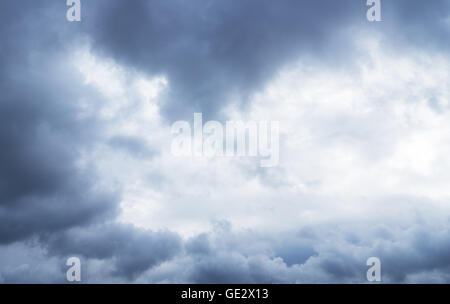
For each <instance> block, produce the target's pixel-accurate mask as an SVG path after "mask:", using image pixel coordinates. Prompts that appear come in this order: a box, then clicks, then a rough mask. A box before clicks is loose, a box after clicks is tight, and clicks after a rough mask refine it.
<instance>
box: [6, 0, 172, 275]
mask: <svg viewBox="0 0 450 304" xmlns="http://www.w3.org/2000/svg"><path fill="white" fill-rule="evenodd" d="M24 2H26V4H28V6H27V5H25V4H23V3H21V4H18V3H17V2H13V1H3V2H2V3H1V4H0V11H1V13H2V18H0V20H1V21H0V22H2V24H1V26H0V28H1V29H0V34H1V36H0V39H1V40H2V46H1V53H0V63H1V66H2V69H1V71H0V79H1V82H0V92H1V95H0V146H1V150H0V244H1V245H2V248H3V250H5V251H6V252H9V254H13V255H16V256H17V260H18V261H19V262H20V261H21V258H20V256H21V255H20V253H21V252H22V251H23V250H30V252H34V250H33V248H36V247H39V248H40V247H42V248H46V249H40V250H37V252H38V253H39V254H40V259H42V260H44V259H45V258H47V259H49V260H51V261H53V262H55V263H58V264H60V265H64V263H62V264H61V261H62V259H58V260H56V261H55V259H54V258H52V257H53V256H54V255H55V254H56V255H58V256H59V255H61V256H63V255H69V254H80V255H83V256H85V257H86V258H105V259H113V260H114V265H116V266H115V268H114V271H115V272H117V275H119V276H123V277H126V278H130V277H133V276H135V275H136V274H139V273H140V272H141V271H144V270H145V269H147V268H149V267H152V266H154V265H156V264H157V263H159V262H161V261H162V260H164V259H165V258H168V257H170V256H171V255H173V254H174V253H175V252H176V248H177V246H179V245H178V243H179V241H178V239H177V236H174V235H172V234H170V233H164V232H161V233H152V232H149V231H141V230H139V229H135V228H133V227H125V226H120V225H109V226H103V225H102V223H104V222H107V221H109V220H111V219H114V218H115V216H116V215H117V212H118V203H119V201H120V191H119V190H120V189H111V188H108V189H107V188H104V187H102V186H101V185H100V182H99V181H98V176H97V174H96V169H95V164H94V163H91V162H89V160H84V161H87V163H86V164H83V165H80V160H83V155H82V152H83V151H86V150H90V149H92V148H93V146H94V145H95V144H96V142H97V141H98V140H99V139H100V138H102V136H103V134H102V126H101V122H100V120H99V118H98V117H97V116H96V115H95V113H94V114H92V115H89V114H87V113H84V112H83V111H82V108H81V107H79V101H80V100H88V101H89V102H91V103H99V104H102V103H103V102H105V100H104V99H103V97H101V96H100V94H98V93H97V92H96V91H95V90H94V89H93V88H92V87H90V86H88V85H86V84H85V83H84V81H83V79H82V77H81V75H80V74H79V73H78V72H77V70H76V69H75V68H74V66H73V65H71V64H69V62H67V61H68V60H69V59H70V58H69V57H68V56H67V54H70V51H71V50H73V48H74V47H76V46H77V45H78V44H77V43H79V42H80V41H79V40H78V39H80V36H77V34H76V31H75V32H73V30H72V28H70V27H69V26H68V25H67V24H68V23H67V22H66V21H65V15H64V14H60V13H61V12H65V10H66V6H65V3H63V2H61V1H60V2H59V4H55V3H56V2H55V1H42V2H39V4H38V2H36V1H24ZM3 17H4V18H3ZM59 25H61V27H60V26H59ZM111 145H112V146H113V147H115V148H123V147H125V148H126V149H131V150H133V152H135V153H138V152H139V153H141V154H142V153H147V152H148V151H147V150H146V149H145V146H144V145H143V144H141V143H140V142H139V141H136V140H133V139H130V138H121V137H116V138H115V139H112V140H111ZM137 148H139V149H140V151H136V150H137ZM148 153H149V152H148ZM93 223H95V224H96V225H97V226H92V225H93ZM71 229H79V230H76V231H77V232H76V235H77V236H78V237H76V238H75V239H72V238H73V235H74V234H75V232H73V230H71ZM69 238H70V239H69ZM36 240H38V241H37V243H38V244H37V245H36V244H34V245H32V244H31V243H29V242H36ZM21 241H24V242H25V243H24V244H28V245H24V246H19V245H16V244H17V242H21ZM11 248H12V249H11ZM27 248H28V249H27ZM16 251H17V253H16ZM36 258H38V257H36ZM23 260H27V258H26V257H23V259H22V262H23ZM27 262H30V261H27ZM62 262H63V261H62ZM31 263H35V262H34V261H31ZM44 264H45V265H48V263H44ZM26 265H28V264H26ZM40 271H42V268H41V267H34V268H33V267H28V266H25V264H21V265H18V266H17V268H15V269H12V270H11V268H10V267H8V265H6V268H2V270H1V272H2V280H4V281H6V282H28V281H27V280H30V282H31V281H33V280H34V281H35V282H45V279H43V278H47V279H48V280H47V282H54V281H63V278H64V277H60V278H57V277H56V275H55V273H57V274H58V275H60V274H61V273H60V271H62V269H59V271H58V269H57V270H52V273H51V274H48V276H47V275H46V274H45V271H44V273H41V275H40V276H34V275H35V273H34V272H36V274H37V272H40Z"/></svg>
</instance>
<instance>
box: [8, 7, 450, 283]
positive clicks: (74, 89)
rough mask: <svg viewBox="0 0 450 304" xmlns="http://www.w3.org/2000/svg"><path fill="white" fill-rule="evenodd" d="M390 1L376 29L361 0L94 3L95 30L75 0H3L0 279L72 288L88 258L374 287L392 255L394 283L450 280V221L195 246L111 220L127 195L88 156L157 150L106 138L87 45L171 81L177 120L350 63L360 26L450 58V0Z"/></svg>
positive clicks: (123, 277)
mask: <svg viewBox="0 0 450 304" xmlns="http://www.w3.org/2000/svg"><path fill="white" fill-rule="evenodd" d="M382 3H383V16H384V17H383V19H384V22H383V23H382V24H378V25H376V26H378V28H375V25H374V24H370V25H369V24H368V23H367V22H366V21H365V11H366V6H365V1H354V0H345V1H326V0H319V1H310V0H308V1H306V0H305V1H299V0H295V1H294V0H285V1H277V2H275V1H266V0H263V1H262V0H259V1H256V0H248V1H239V2H238V1H219V0H211V1H190V2H186V1H178V0H176V1H156V0H155V1H137V0H136V1H125V0H120V1H119V0H117V1H104V0H98V1H88V2H87V1H84V2H83V22H82V23H81V24H75V23H73V24H71V23H68V22H66V20H65V10H66V6H65V3H64V1H52V0H47V1H31V0H21V1H12V0H4V1H1V2H0V14H1V15H0V16H1V18H0V40H1V41H2V43H1V45H0V66H1V70H0V147H1V149H0V256H1V258H0V281H3V282H61V281H64V279H63V278H64V268H63V267H59V266H58V267H55V265H64V264H63V263H64V257H66V256H67V255H80V256H81V257H82V258H83V259H84V260H85V261H86V262H87V263H88V264H89V266H92V267H93V268H94V269H96V268H95V267H99V268H105V269H106V270H105V271H104V272H99V273H98V274H95V273H91V276H90V277H88V281H89V280H90V281H99V280H101V281H134V280H138V281H148V282H161V281H166V282H195V283H205V282H206V283H213V282H214V283H239V282H240V283H283V282H300V283H306V282H361V281H364V275H365V269H366V267H365V260H366V259H367V257H369V256H380V258H381V259H382V262H383V265H384V266H383V267H384V268H383V269H385V270H383V271H384V272H383V273H384V275H385V280H386V281H388V282H404V281H406V282H423V281H426V280H427V278H429V277H430V274H431V273H434V275H435V276H436V277H439V278H440V279H441V280H442V281H444V282H450V278H449V275H448V273H449V269H450V259H449V258H448V257H449V256H450V255H449V253H450V246H449V245H448V244H450V239H449V237H448V224H449V223H448V221H443V222H442V223H441V224H440V225H436V226H429V225H428V226H427V225H425V224H424V223H420V222H419V221H418V222H417V223H409V225H408V228H404V227H400V228H399V226H397V225H395V224H393V223H390V224H386V225H385V226H382V227H381V226H377V227H375V228H370V229H369V228H367V227H366V226H364V225H362V224H361V225H360V226H358V228H359V229H355V228H354V227H351V226H347V227H345V225H344V224H342V223H341V224H340V225H339V226H340V227H343V228H342V229H341V230H339V231H335V227H331V226H320V227H307V228H304V229H302V230H301V231H300V232H298V231H294V232H286V233H283V234H276V233H273V235H270V236H269V235H264V236H262V235H259V234H257V233H256V232H246V233H233V232H231V230H230V229H229V228H227V227H228V226H227V225H224V227H225V228H224V229H218V230H215V231H213V232H208V233H204V234H201V235H198V236H195V237H193V238H191V239H189V240H187V241H186V242H183V241H182V240H181V238H180V236H178V235H177V234H174V233H171V232H167V231H162V232H152V231H148V230H142V229H138V228H135V227H132V226H125V225H121V224H114V223H111V222H112V221H114V219H115V216H116V215H117V213H118V207H119V206H118V203H119V201H120V189H106V188H103V187H101V186H100V184H101V183H100V182H101V181H98V176H97V174H96V170H95V163H92V162H89V161H88V164H87V165H84V166H80V165H79V160H80V158H82V151H83V150H90V149H91V148H92V147H93V146H94V145H95V144H96V143H97V142H98V141H99V140H104V141H105V143H107V144H110V146H111V147H113V148H114V149H119V150H125V151H127V152H130V153H131V154H134V155H137V156H152V155H153V152H152V151H151V150H149V148H148V147H147V146H146V145H145V143H144V142H142V141H141V140H140V139H138V138H133V137H123V136H122V137H121V136H115V137H112V138H103V137H102V136H103V134H102V122H101V121H99V119H98V117H97V116H95V114H92V115H87V116H86V115H80V114H85V113H82V111H81V109H80V107H78V101H79V100H81V99H83V100H89V101H93V102H94V101H95V102H98V103H102V102H104V100H103V97H102V96H100V95H99V94H98V93H97V92H96V91H95V90H94V89H93V88H92V87H90V86H89V85H86V84H84V82H83V79H82V77H81V76H80V75H79V74H78V73H77V72H76V71H74V69H73V66H71V65H70V64H68V62H67V61H68V60H69V58H68V56H67V54H68V53H69V52H70V51H71V50H73V49H74V48H76V47H78V46H79V45H80V44H81V43H82V41H84V40H83V39H84V38H87V40H88V41H90V43H91V44H92V47H93V49H94V52H96V54H97V55H102V56H105V57H110V58H112V59H113V60H115V61H116V62H118V63H121V64H123V65H125V66H128V67H129V68H131V69H137V70H139V71H143V72H145V73H148V74H150V75H159V74H163V75H165V76H167V78H168V80H169V84H170V90H169V91H168V92H167V93H166V94H167V96H165V97H166V102H165V103H163V104H164V109H163V110H164V114H165V115H166V117H167V118H169V119H174V118H181V117H182V118H190V117H191V116H192V112H193V111H194V110H195V111H201V112H203V113H205V115H207V116H212V115H217V113H218V112H220V110H221V108H222V106H224V105H225V103H226V102H227V101H228V100H229V99H230V98H236V99H238V100H242V101H244V102H245V100H246V98H248V97H249V96H250V95H251V94H252V93H254V92H255V91H256V90H257V89H259V88H261V86H263V85H264V84H265V83H266V82H267V81H268V80H269V79H271V78H272V77H274V75H276V73H277V72H278V71H279V70H280V68H282V67H283V66H285V65H287V64H289V63H291V62H292V61H294V60H296V59H297V58H299V56H303V58H307V59H309V60H318V61H319V60H320V61H323V62H324V63H327V64H337V65H343V66H350V65H351V61H347V59H349V58H351V56H353V55H355V54H356V53H355V52H356V51H355V50H354V49H353V43H352V42H353V39H355V36H353V35H352V32H353V31H354V32H356V31H357V29H358V28H359V29H361V28H364V29H365V30H367V32H368V33H377V32H380V33H382V34H385V35H386V37H385V39H386V40H385V42H386V43H387V45H388V46H389V47H393V48H394V47H395V48H399V49H400V50H399V51H402V50H404V51H406V50H408V48H422V49H428V48H432V49H435V50H441V51H444V52H446V51H448V43H449V41H450V40H449V39H448V35H449V21H448V20H449V19H448V17H449V11H450V3H449V1H445V0H436V1H432V2H426V1H383V2H382ZM207 118H208V117H206V119H207ZM154 176H156V177H155V178H156V179H158V175H157V174H156V173H155V175H154ZM149 179H150V178H149ZM353 224H354V225H357V223H353ZM330 231H331V232H330ZM31 256H32V257H31ZM36 261H39V262H38V263H37V262H36ZM96 263H100V264H101V265H100V266H96V265H97V264H96ZM167 269H168V270H167Z"/></svg>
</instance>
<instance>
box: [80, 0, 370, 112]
mask: <svg viewBox="0 0 450 304" xmlns="http://www.w3.org/2000/svg"><path fill="white" fill-rule="evenodd" d="M88 5H90V4H88ZM94 7H95V9H94ZM89 9H92V11H91V12H90V14H89V15H88V16H86V19H87V21H86V25H85V26H86V32H88V33H89V36H90V38H91V39H92V43H93V46H94V49H95V50H96V51H97V52H98V53H99V54H103V55H108V56H111V57H112V58H114V59H115V60H117V61H118V62H121V63H123V64H127V65H132V66H134V67H135V68H137V69H139V70H143V71H145V72H147V73H149V74H163V75H166V76H167V77H168V80H169V82H170V88H171V89H170V92H168V96H166V97H167V101H166V103H165V105H164V107H165V108H164V109H163V111H164V113H165V114H166V115H167V116H168V117H169V118H171V119H175V118H187V117H190V116H191V114H188V115H187V114H186V112H187V113H192V112H193V111H194V110H195V111H201V112H203V113H204V114H205V115H212V114H217V113H216V112H217V111H218V110H220V108H221V106H222V105H223V104H224V103H225V102H227V101H228V99H229V98H234V97H236V98H242V99H243V100H245V99H246V98H247V97H248V96H249V95H250V94H252V93H253V91H254V90H255V89H257V88H259V87H260V86H261V85H262V84H264V83H265V81H267V80H268V79H270V78H271V77H273V76H274V74H275V73H276V72H277V71H278V69H279V68H280V67H281V66H283V65H284V64H287V63H288V62H289V61H290V60H293V59H295V58H297V57H298V56H299V55H301V54H304V53H305V52H309V53H311V52H314V53H315V54H317V55H319V54H320V55H323V56H322V57H323V58H322V60H324V58H325V57H326V58H328V59H329V58H330V57H332V58H334V57H335V56H338V55H339V54H341V55H342V54H347V55H348V53H349V52H351V51H352V49H351V47H350V44H345V43H346V42H345V41H341V40H340V39H335V38H337V37H336V36H338V35H339V31H340V30H342V29H343V28H344V27H345V26H346V25H349V24H350V23H353V22H361V24H363V21H364V18H365V14H364V12H365V9H366V8H365V5H364V4H363V3H361V1H349V0H345V1H339V2H337V1H326V0H319V1H298V0H286V1H281V2H276V3H275V2H273V1H256V0H255V1H253V0H248V1H239V2H237V1H217V0H213V1H191V2H189V3H187V2H185V1H132V2H126V1H95V3H92V4H91V7H90V8H89ZM343 39H346V40H350V41H351V39H352V38H351V37H346V38H343ZM342 45H347V47H344V48H345V49H343V47H342Z"/></svg>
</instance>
